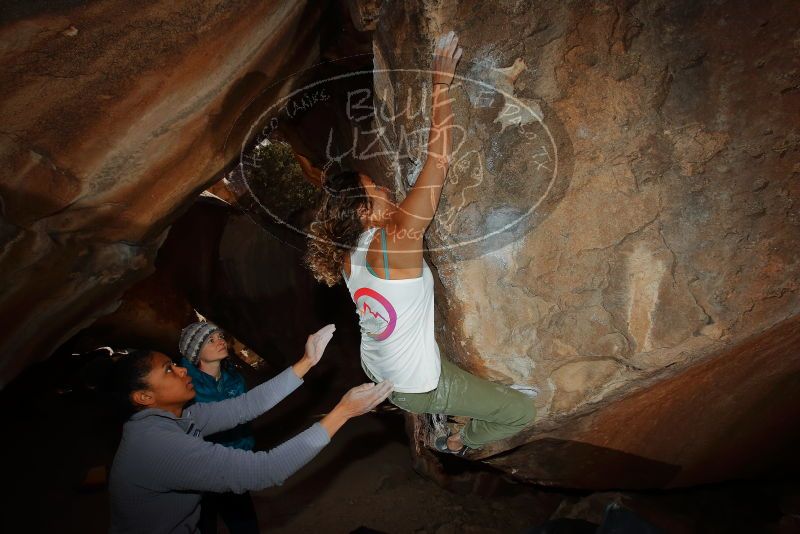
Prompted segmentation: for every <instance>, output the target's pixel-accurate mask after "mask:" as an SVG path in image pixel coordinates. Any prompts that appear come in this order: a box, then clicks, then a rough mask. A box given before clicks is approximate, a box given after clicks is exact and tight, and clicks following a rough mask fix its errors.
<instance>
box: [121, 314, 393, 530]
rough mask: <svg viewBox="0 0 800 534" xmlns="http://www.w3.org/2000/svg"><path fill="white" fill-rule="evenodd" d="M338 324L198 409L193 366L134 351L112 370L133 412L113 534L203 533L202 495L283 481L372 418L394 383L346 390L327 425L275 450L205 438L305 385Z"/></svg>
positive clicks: (125, 433)
mask: <svg viewBox="0 0 800 534" xmlns="http://www.w3.org/2000/svg"><path fill="white" fill-rule="evenodd" d="M333 330H334V328H333V325H328V326H327V327H325V328H323V329H321V330H320V331H319V332H316V333H315V334H312V335H311V336H309V338H308V341H307V343H306V347H305V349H306V350H305V354H304V355H303V357H301V358H300V359H299V360H298V361H297V363H295V364H294V365H292V366H291V367H288V368H286V370H284V371H283V372H282V373H280V374H279V375H277V376H276V377H274V378H272V379H271V380H269V381H267V382H265V383H263V384H261V385H259V386H257V387H255V388H253V389H252V390H251V391H249V392H247V393H244V394H243V395H239V396H237V397H234V398H230V399H227V400H224V401H220V402H208V403H197V404H194V405H192V406H190V407H188V408H186V409H184V407H185V406H186V405H187V404H188V403H189V402H190V401H191V400H192V399H194V398H195V390H194V385H193V384H192V379H191V378H190V377H189V375H188V374H187V372H186V369H185V368H183V367H180V366H178V365H176V364H175V362H173V361H172V359H171V358H170V357H169V356H166V355H164V354H161V353H159V352H153V351H143V350H136V351H130V352H129V353H128V354H127V355H125V356H122V357H121V358H120V359H119V360H118V361H117V362H116V363H115V364H114V370H113V372H112V380H111V389H112V393H113V394H114V396H115V397H116V398H117V399H118V400H119V401H120V403H122V404H123V405H125V406H126V407H127V408H128V411H129V412H131V413H132V415H131V416H130V418H129V419H128V420H127V422H126V423H125V425H124V427H123V430H122V440H121V441H120V444H119V447H118V449H117V453H116V455H115V456H114V463H113V465H112V467H111V474H110V478H109V492H110V494H111V528H110V531H111V532H128V533H139V532H141V533H147V534H157V533H159V532H163V533H167V532H183V533H196V532H197V531H198V530H197V523H198V519H199V517H200V511H201V509H200V496H201V492H207V491H213V492H227V491H233V492H236V493H242V492H245V491H254V490H260V489H263V488H266V487H268V486H274V485H279V484H282V483H283V481H284V480H285V479H286V478H287V477H289V476H290V475H292V474H293V473H294V472H295V471H297V470H298V469H300V468H301V467H302V466H304V465H305V464H306V463H308V462H309V461H310V460H311V459H312V458H314V456H316V455H317V453H318V452H319V451H320V450H322V448H323V447H324V446H325V445H326V444H327V443H328V441H329V440H330V438H332V437H333V435H334V434H335V433H336V432H337V431H338V430H339V428H341V426H342V425H343V424H344V423H345V422H347V420H348V419H350V418H352V417H355V416H357V415H361V414H363V413H366V412H367V411H369V410H371V409H372V408H374V407H375V406H376V405H377V404H379V403H380V402H381V401H382V400H383V399H385V398H386V396H387V395H388V394H389V392H390V391H391V390H392V384H391V383H390V382H383V383H381V384H377V385H375V384H371V383H370V384H363V385H361V386H357V387H355V388H353V389H351V390H350V391H348V392H347V393H346V394H345V395H344V396H343V397H342V399H341V400H340V401H339V403H338V404H337V405H336V406H335V407H334V408H333V410H331V412H330V413H328V415H326V416H325V417H323V418H322V420H321V421H320V422H319V423H314V424H313V425H311V426H310V427H309V428H307V429H306V430H305V431H303V432H301V433H300V434H298V435H296V436H295V437H293V438H291V439H290V440H288V441H286V442H285V443H283V444H281V445H279V446H277V447H275V448H274V449H272V450H271V451H269V452H265V451H256V452H253V451H249V450H241V449H235V448H231V447H225V446H223V445H221V444H218V443H211V442H209V441H206V440H205V439H204V438H205V436H208V435H211V434H216V433H218V432H221V431H224V430H228V429H231V428H234V427H236V426H238V425H240V424H242V423H245V422H247V421H250V420H252V419H255V418H256V417H258V416H259V415H261V414H262V413H264V412H266V411H267V410H269V409H270V408H272V407H273V406H275V405H276V404H278V403H279V402H280V401H281V400H283V398H284V397H286V396H287V395H289V394H290V393H291V392H292V391H294V390H295V389H297V388H298V387H299V386H300V385H301V384H302V383H303V380H302V379H303V376H304V375H305V374H306V373H307V372H308V371H309V370H310V369H311V368H312V367H313V366H314V365H316V364H317V362H319V360H320V358H321V357H322V353H323V352H324V350H325V347H326V346H327V345H328V342H329V341H330V339H331V336H333Z"/></svg>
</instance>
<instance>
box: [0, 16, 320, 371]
mask: <svg viewBox="0 0 800 534" xmlns="http://www.w3.org/2000/svg"><path fill="white" fill-rule="evenodd" d="M326 7H327V4H326V3H322V2H302V1H277V0H276V1H267V2H265V1H262V0H239V1H236V0H226V1H223V0H200V1H196V2H179V3H175V2H169V1H157V2H148V3H146V4H142V5H138V4H137V5H136V7H135V9H134V8H133V7H132V5H131V3H130V2H125V1H117V0H102V1H96V2H86V3H84V2H58V3H55V4H48V3H46V2H12V3H10V4H9V5H6V6H4V7H3V14H2V20H1V21H0V41H1V42H2V43H3V46H2V50H1V51H0V61H2V65H3V81H2V84H0V117H2V131H1V132H0V161H2V169H3V171H2V175H0V196H1V197H2V203H1V204H0V209H2V217H0V278H2V280H3V284H2V288H1V289H0V323H2V324H3V332H4V335H3V336H2V338H0V354H2V358H0V387H1V386H2V384H3V383H6V382H7V381H8V380H9V379H10V378H12V377H13V376H14V375H15V374H17V373H18V372H19V370H20V369H22V368H23V366H25V365H26V364H27V363H29V362H30V361H35V360H37V359H41V358H45V357H47V356H48V355H49V354H50V353H51V352H52V351H53V349H55V348H56V347H58V346H59V345H60V344H61V343H62V342H63V341H64V340H65V339H68V338H69V337H70V336H72V335H73V334H74V333H75V332H77V331H78V330H80V329H81V328H83V327H85V326H86V325H88V324H91V323H92V321H94V319H95V318H97V317H99V316H102V315H104V314H107V313H109V312H111V311H112V310H113V309H115V308H116V307H117V306H118V304H119V297H120V295H121V294H122V292H123V291H124V290H125V288H127V287H129V286H130V285H131V284H133V283H134V282H135V281H137V280H139V279H142V278H143V277H144V276H146V275H147V274H148V273H149V272H151V271H152V262H153V258H154V256H155V252H156V250H157V248H158V246H159V244H160V243H161V242H162V241H163V239H164V237H165V235H166V229H167V228H168V225H169V224H170V222H171V221H173V220H174V219H175V218H176V217H177V216H178V215H179V214H180V213H181V212H182V211H184V210H185V209H186V208H187V207H188V205H189V204H190V203H191V201H192V200H193V199H194V198H196V196H197V195H198V194H199V193H200V192H201V191H202V190H203V189H204V188H205V187H207V186H208V185H209V184H211V183H213V182H214V181H216V180H218V179H219V176H220V172H221V171H222V170H223V169H224V168H226V166H228V165H230V164H232V162H235V161H236V159H237V156H238V154H239V151H240V149H241V147H242V144H243V142H244V141H246V140H247V139H248V137H251V136H252V135H253V134H252V132H251V131H250V128H251V126H252V125H253V120H254V118H255V117H257V115H258V113H259V112H260V110H261V109H263V108H264V107H266V106H268V105H269V103H270V102H272V101H274V99H275V98H276V97H277V96H279V95H281V94H283V93H285V92H286V91H287V90H288V89H289V88H290V85H291V83H292V78H287V76H289V75H291V74H294V73H295V72H297V71H299V70H302V69H303V68H304V67H306V66H307V65H309V64H310V63H311V62H313V61H316V60H317V58H318V56H319V42H318V40H319V36H320V32H319V28H318V22H319V19H320V16H321V14H322V13H323V12H324V10H325V8H326Z"/></svg>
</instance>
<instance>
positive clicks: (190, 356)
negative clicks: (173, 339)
mask: <svg viewBox="0 0 800 534" xmlns="http://www.w3.org/2000/svg"><path fill="white" fill-rule="evenodd" d="M219 331H221V329H220V328H219V327H218V326H217V325H215V324H214V323H203V322H200V323H192V324H190V325H189V326H187V327H186V328H184V329H183V330H181V339H180V341H179V342H178V350H180V351H181V354H183V357H184V358H186V359H187V360H189V361H190V362H192V363H193V364H195V365H197V360H198V359H200V348H201V347H202V346H203V343H205V342H206V340H207V339H208V338H209V336H210V335H211V334H213V333H214V332H219Z"/></svg>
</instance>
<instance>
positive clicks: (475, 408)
mask: <svg viewBox="0 0 800 534" xmlns="http://www.w3.org/2000/svg"><path fill="white" fill-rule="evenodd" d="M389 401H390V402H391V403H392V404H394V405H395V406H397V407H398V408H401V409H403V410H406V411H407V412H412V413H431V414H444V415H457V416H463V417H471V418H472V419H471V420H470V422H469V423H467V425H466V426H464V428H463V429H462V430H461V437H462V439H463V441H464V445H466V446H467V447H469V448H471V449H477V448H479V447H481V446H482V445H485V444H487V443H490V442H492V441H497V440H500V439H504V438H508V437H510V436H513V435H514V434H516V433H518V432H519V431H521V430H522V429H523V428H525V427H526V426H527V425H529V424H530V423H532V422H533V419H534V417H535V416H536V408H535V406H534V404H533V399H532V398H530V397H528V396H527V395H525V394H524V393H520V392H519V391H517V390H515V389H512V388H510V387H508V386H504V385H502V384H495V383H493V382H489V381H488V380H484V379H483V378H478V377H477V376H475V375H473V374H470V373H468V372H466V371H464V370H463V369H461V368H460V367H458V366H457V365H455V364H454V363H451V362H449V361H447V360H445V359H444V358H442V374H441V376H440V377H439V385H438V386H437V387H436V389H434V390H433V391H428V392H425V393H397V392H395V393H392V394H391V396H390V397H389Z"/></svg>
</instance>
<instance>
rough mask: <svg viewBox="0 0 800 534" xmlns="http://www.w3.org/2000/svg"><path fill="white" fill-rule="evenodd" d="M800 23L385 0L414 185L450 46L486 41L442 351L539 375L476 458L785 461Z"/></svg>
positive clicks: (458, 109) (401, 156) (780, 13)
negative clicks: (437, 46) (446, 36)
mask: <svg viewBox="0 0 800 534" xmlns="http://www.w3.org/2000/svg"><path fill="white" fill-rule="evenodd" d="M798 27H800V12H798V10H797V9H796V5H794V3H793V2H789V1H784V2H780V1H776V2H764V3H752V2H745V1H737V2H725V3H711V2H694V1H689V0H686V1H681V2H623V1H619V2H603V1H596V2H560V1H545V2H537V3H535V4H531V3H529V2H456V1H436V2H434V1H428V0H418V1H413V2H403V3H394V2H384V3H383V5H382V8H381V13H380V18H379V24H378V26H377V30H376V34H375V38H374V57H375V67H376V71H375V94H374V101H375V110H376V111H375V115H376V118H375V120H376V121H377V123H378V124H377V125H378V126H379V127H380V128H382V131H383V132H384V135H383V137H382V140H381V141H382V143H381V146H382V148H383V149H384V151H385V152H387V153H391V154H392V155H393V157H390V158H388V164H387V168H388V169H389V171H390V172H389V177H390V180H389V183H390V184H391V185H393V186H394V187H395V188H396V190H397V191H398V193H399V194H400V195H401V196H402V194H403V192H404V191H406V190H407V188H408V187H409V186H410V184H411V183H413V180H414V178H415V176H416V173H418V171H419V168H420V165H419V164H420V162H421V161H422V160H423V159H424V146H425V135H424V129H425V127H426V125H427V121H428V117H427V114H426V113H419V112H418V111H419V110H425V109H427V106H428V105H429V104H428V103H427V100H426V99H429V98H430V96H429V95H430V76H429V74H428V73H426V72H424V69H425V68H427V67H428V66H429V65H430V57H431V52H432V45H433V42H434V39H435V37H436V35H437V34H438V33H439V32H441V31H447V30H451V29H453V30H455V31H456V32H457V33H458V35H459V36H460V38H461V45H462V46H463V48H464V57H463V59H462V60H461V65H460V66H459V69H458V74H459V77H458V79H457V80H456V84H455V86H454V87H453V89H452V90H451V94H452V96H453V98H454V104H453V108H454V112H455V124H456V129H455V132H454V147H455V154H454V164H453V167H452V169H451V172H450V176H449V179H448V183H447V184H446V186H445V189H444V193H443V196H442V202H441V204H440V206H439V211H438V215H437V219H436V221H435V223H434V225H433V226H432V228H431V230H430V231H429V233H428V236H427V237H428V248H429V251H430V260H431V262H432V264H434V265H435V267H436V269H437V271H438V275H439V279H440V281H441V285H440V287H439V288H438V292H437V305H438V317H437V324H438V327H439V332H438V334H439V339H440V343H441V346H442V348H443V349H444V354H445V355H446V356H447V357H448V358H450V359H452V360H454V361H456V362H458V363H459V364H461V365H462V366H464V367H466V368H468V369H470V370H472V371H474V372H475V373H477V374H480V375H482V376H485V377H488V378H490V379H493V380H496V381H500V382H504V383H508V384H511V383H516V384H524V385H528V386H532V387H535V388H536V389H537V390H538V396H537V398H536V404H537V407H538V411H539V422H538V424H537V425H536V426H535V427H534V428H533V429H531V430H530V431H527V432H526V433H525V434H524V435H522V436H519V437H518V438H516V439H514V440H511V441H508V442H504V443H499V444H496V445H495V446H492V447H489V448H488V449H486V450H484V451H482V452H481V453H480V454H478V455H477V457H487V458H488V457H491V456H493V455H498V454H500V456H496V457H494V458H490V459H489V460H488V461H489V462H490V463H491V464H493V465H495V466H497V467H500V468H502V469H504V470H506V471H508V472H509V473H513V474H514V475H515V476H517V477H520V478H523V479H526V480H531V481H539V482H544V483H551V484H561V485H569V486H578V487H603V486H605V487H608V486H636V487H647V486H658V487H663V486H670V485H683V484H691V483H697V482H708V481H713V480H720V479H724V478H730V477H736V476H746V475H751V474H754V473H756V472H763V471H764V470H765V469H768V468H770V467H774V466H775V465H779V464H780V462H781V461H783V460H785V458H783V457H782V456H781V455H780V454H778V452H780V451H784V448H785V446H787V445H789V444H790V443H791V442H792V441H791V440H792V439H794V440H795V442H796V440H797V438H798V436H797V432H792V431H790V430H788V429H787V428H785V427H784V426H782V425H783V424H785V422H786V421H788V420H791V419H790V417H796V416H797V415H798V414H800V389H799V388H798V387H797V379H796V377H797V373H798V370H800V349H798V344H797V341H798V337H800V336H798V333H797V332H798V329H797V323H798V311H800V294H799V293H798V279H799V276H798V275H800V263H799V262H798V260H799V259H800V252H798V251H800V220H798V209H797V203H798V200H800V199H798V197H799V196H800V180H798V178H800V130H799V129H798V128H799V127H800V122H798V121H799V120H800V33H798V30H797V28H798ZM418 132H423V133H422V135H419V134H418ZM420 424H421V423H420ZM418 434H419V433H418ZM790 438H791V439H790ZM518 445H523V446H521V447H519V448H516V449H513V448H514V447H516V446H518ZM511 449H513V450H511ZM501 453H502V454H501ZM765 455H766V456H765Z"/></svg>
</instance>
